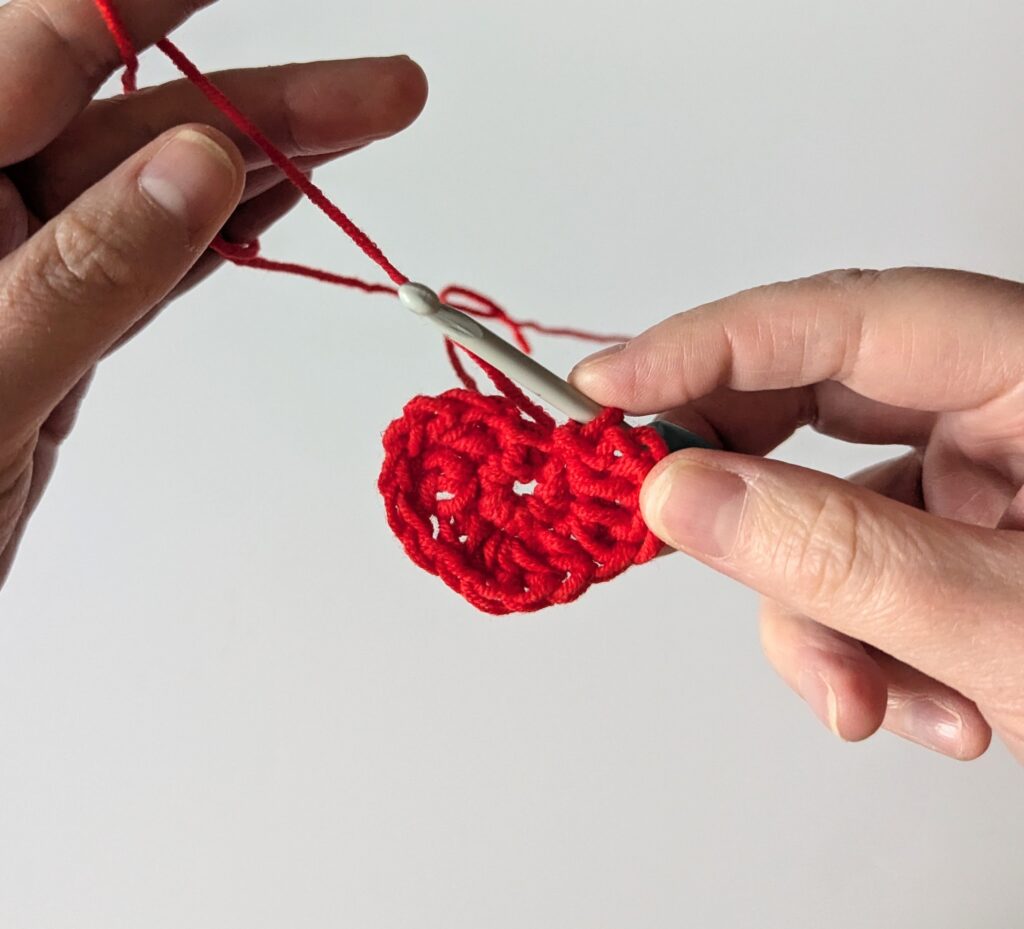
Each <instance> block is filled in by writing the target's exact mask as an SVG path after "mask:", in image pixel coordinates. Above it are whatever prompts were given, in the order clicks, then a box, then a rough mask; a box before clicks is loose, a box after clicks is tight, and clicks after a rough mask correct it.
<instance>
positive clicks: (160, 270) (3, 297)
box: [0, 0, 427, 583]
mask: <svg viewBox="0 0 1024 929" xmlns="http://www.w3.org/2000/svg"><path fill="white" fill-rule="evenodd" d="M211 2H212V0H202V2H197V0H122V2H121V3H120V11H121V13H122V15H123V17H124V19H125V21H126V24H127V27H128V30H129V32H130V33H131V35H132V36H133V38H134V39H135V41H136V43H137V45H138V47H139V49H140V50H141V49H142V48H144V47H146V46H147V45H149V44H151V43H153V42H155V41H157V40H158V39H160V38H162V37H163V35H164V34H165V33H167V32H168V31H170V30H171V29H173V28H174V27H175V26H177V25H178V24H179V23H180V22H182V21H183V20H184V19H186V18H187V17H188V16H189V14H190V13H192V12H193V11H194V10H195V9H197V8H198V7H201V6H208V5H209V4H210V3H211ZM0 48H2V49H3V55H2V56H0V86H2V87H3V88H4V94H5V101H4V110H3V116H2V117H0V168H2V169H3V170H2V171H0V583H2V582H3V580H4V578H5V577H6V575H7V572H8V570H9V568H10V563H11V559H12V558H13V556H14V552H15V549H16V546H17V542H18V539H19V538H20V536H21V534H22V532H23V531H24V528H25V523H26V521H27V520H28V518H29V515H30V513H31V511H32V509H33V508H34V507H35V505H36V503H37V502H38V500H39V498H40V496H41V494H42V493H43V490H44V489H45V487H46V484H47V481H48V480H49V477H50V474H51V473H52V470H53V467H54V463H55V459H56V454H57V448H58V446H59V445H60V443H61V441H62V440H63V439H64V438H65V436H66V435H67V433H68V431H69V429H70V428H71V425H72V423H73V420H74V416H75V412H76V410H77V408H78V405H79V403H80V401H81V398H82V395H83V394H84V392H85V389H86V386H87V383H88V380H89V376H90V373H91V371H92V369H93V368H94V366H95V365H96V363H97V361H98V360H99V359H100V358H101V357H102V356H103V355H104V354H106V353H107V352H109V351H110V350H111V349H112V348H114V347H115V346H117V345H120V344H122V343H123V342H124V341H125V340H126V339H127V338H129V337H130V336H131V335H133V334H134V333H135V332H137V331H138V330H139V328H140V327H141V326H142V325H143V324H144V323H145V321H147V320H148V319H150V318H151V317H152V315H153V314H154V312H156V310H157V309H158V308H159V307H161V306H162V305H163V304H164V303H166V301H167V300H168V299H169V298H171V297H173V296H176V295H177V294H180V293H181V292H183V291H184V290H185V289H186V288H188V287H190V286H192V285H194V284H195V283H197V282H198V281H199V280H201V279H202V278H203V277H205V276H206V275H208V274H209V273H210V272H211V271H212V270H213V269H214V268H215V267H216V266H217V264H218V263H219V259H218V258H217V256H216V255H215V254H214V253H213V252H210V251H207V250H206V249H207V246H208V245H209V244H210V242H211V241H212V239H213V238H214V236H215V235H216V234H217V233H218V232H219V231H221V230H222V229H223V231H224V234H225V236H226V238H227V239H229V240H230V241H235V242H249V241H251V240H252V239H254V238H256V237H257V236H258V235H259V234H260V233H261V232H263V231H264V230H265V229H266V228H267V227H268V226H270V225H271V224H272V223H274V222H275V221H276V220H277V219H279V218H280V217H281V216H283V215H284V214H285V213H286V212H287V211H288V210H289V209H290V208H291V207H292V206H293V205H294V204H295V203H296V202H297V200H298V195H297V194H296V193H295V191H294V190H293V189H292V187H291V186H290V185H289V184H287V183H284V182H283V178H282V175H281V173H280V172H279V171H278V169H277V168H276V167H274V166H272V165H271V164H270V162H269V161H268V159H267V158H266V157H265V156H264V154H263V153H262V151H260V150H259V149H258V148H256V146H254V145H253V144H252V143H250V142H249V141H248V140H247V139H245V138H244V137H242V136H241V135H240V134H239V133H238V132H237V131H236V130H235V129H234V128H233V127H232V126H231V125H230V123H228V122H227V120H226V119H225V118H224V117H222V116H221V115H220V114H219V113H218V112H217V111H216V110H215V109H214V108H213V107H212V106H211V105H210V104H209V103H208V102H207V101H206V100H205V98H203V97H202V96H201V95H200V94H199V93H198V92H197V91H196V90H195V89H194V88H193V87H192V86H191V85H190V84H188V83H187V82H186V81H177V82H174V83H170V84H166V85H164V86H162V87H155V88H152V89H148V90H145V91H143V92H140V93H138V94H133V95H131V96H129V97H119V98H115V99H113V100H102V101H93V99H92V98H93V95H94V94H95V93H96V91H97V89H98V88H99V87H100V85H101V84H102V83H103V81H104V80H105V79H106V78H107V77H108V76H109V75H110V74H111V73H112V72H113V71H114V70H115V69H117V68H118V67H119V66H120V59H119V56H118V51H117V48H116V47H115V44H114V42H113V40H112V39H111V37H110V35H109V33H108V31H107V29H106V26H105V25H104V23H103V20H102V19H101V18H100V16H99V15H98V13H97V10H96V7H95V6H94V4H93V2H92V0H12V2H10V3H7V4H6V5H3V6H0ZM213 78H214V80H215V82H216V83H217V84H218V85H219V86H220V87H221V88H223V89H224V90H225V91H226V92H227V93H228V94H229V95H230V96H231V97H232V98H233V99H234V100H235V101H236V102H237V103H238V104H239V105H240V107H241V108H242V109H243V110H244V111H245V112H247V113H248V114H249V115H250V116H251V117H252V118H253V120H254V121H255V122H256V123H257V124H258V125H259V126H261V128H263V130H264V131H265V132H266V133H267V135H268V136H269V137H270V138H271V140H272V141H273V142H274V143H275V144H276V145H277V146H278V147H280V148H281V149H282V150H284V152H285V153H286V154H288V155H289V156H291V157H292V158H293V159H294V160H295V162H296V164H297V165H298V166H299V167H300V168H301V169H303V170H304V171H312V170H313V169H314V168H315V167H317V166H319V165H322V164H325V163H326V162H328V161H331V160H332V159H334V158H337V157H338V156H340V155H344V154H346V153H347V152H351V151H354V150H355V149H357V148H361V147H363V146H365V145H367V144H368V143H370V142H372V141H374V140H377V139H381V138H384V137H386V136H389V135H392V134H394V133H395V132H398V131H400V130H401V129H403V128H405V127H406V126H407V125H409V123H411V122H412V121H413V120H414V119H415V118H416V116H417V115H418V114H419V112H420V110H421V109H422V107H423V104H424V102H425V99H426V92H427V88H426V80H425V78H424V76H423V72H422V71H421V70H420V69H419V67H418V66H417V65H416V64H414V63H413V62H412V61H410V60H409V59H407V58H404V57H399V58H381V59H360V60H355V61H331V62H316V63H313V64H301V65H287V66H285V67H279V68H261V69H255V70H246V71H228V72H224V73H221V74H217V75H213Z"/></svg>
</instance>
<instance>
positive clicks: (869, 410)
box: [572, 268, 1024, 762]
mask: <svg viewBox="0 0 1024 929" xmlns="http://www.w3.org/2000/svg"><path fill="white" fill-rule="evenodd" d="M572 380H573V381H574V382H575V383H576V385H577V386H578V387H580V388H581V389H582V390H583V391H585V392H586V393H587V394H589V395H590V396H592V397H593V398H594V399H596V400H597V401H599V402H601V403H604V404H607V405H611V406H617V407H622V408H624V409H626V410H627V411H629V412H631V413H636V414H648V413H656V412H659V411H663V410H669V411H671V412H670V413H669V414H668V416H667V418H669V419H670V420H673V421H675V422H677V423H679V424H680V425H683V426H686V427H687V428H689V429H692V430H693V431H695V432H697V433H699V434H701V435H703V436H705V437H706V438H708V439H709V440H711V442H712V443H714V444H715V445H717V446H718V447H719V448H721V449H723V450H722V451H707V450H696V449H694V450H688V451H684V452H680V453H677V454H675V455H671V456H669V457H668V458H666V459H665V460H664V461H663V462H661V463H660V464H659V465H658V466H657V467H656V468H655V469H654V470H653V471H652V473H651V474H650V476H649V477H648V479H647V481H646V483H645V485H644V489H643V494H642V499H641V505H642V508H643V512H644V516H645V518H646V520H647V522H648V524H649V525H650V526H651V528H652V529H653V531H654V532H656V533H657V534H658V535H659V536H660V537H661V538H662V539H663V540H664V541H665V542H666V543H668V544H669V545H671V546H672V547H674V548H676V549H679V550H680V551H683V552H686V553H688V554H690V555H692V556H693V557H695V558H697V559H699V560H700V561H702V562H704V563H706V564H708V565H710V566H711V567H713V568H715V569H716V570H718V571H721V572H722V573H724V574H726V575H728V576H729V577H732V578H735V579H736V580H738V581H740V582H741V583H743V584H746V585H747V586H749V587H752V588H753V589H755V590H757V591H758V592H759V593H761V594H762V595H763V597H764V600H763V607H762V613H761V637H762V642H763V644H764V649H765V652H766V654H767V656H768V658H769V660H770V661H771V662H772V664H773V665H774V666H775V668H776V669H777V670H778V672H779V673H780V675H781V676H782V677H783V679H784V680H785V681H786V682H787V683H788V684H789V685H790V686H791V687H792V688H793V689H794V690H795V691H797V693H799V694H800V695H801V696H802V697H803V698H804V699H805V700H806V701H807V702H808V703H809V704H810V706H811V708H812V709H813V710H814V712H815V713H816V714H817V715H818V716H819V717H820V718H821V720H822V721H823V722H824V723H825V724H826V725H827V726H828V727H829V728H830V729H831V730H832V731H833V732H834V733H835V734H836V735H838V736H840V737H841V738H843V739H846V740H849V741H856V740H860V739H864V738H867V737H868V736H870V735H871V734H873V733H874V732H876V731H877V730H879V729H880V728H884V729H888V730H890V731H891V732H894V733H896V734H897V735H900V736H902V737H904V738H907V739H910V740H911V741H914V742H917V743H920V744H922V745H925V746H927V747H928V748H932V749H934V750H936V751H938V752H941V753H943V754H945V755H948V756H950V757H952V758H958V759H971V758H976V757H978V756H979V755H981V754H982V753H983V752H984V751H985V750H986V748H987V747H988V745H989V742H990V740H991V737H992V733H993V731H995V732H996V733H997V734H998V735H999V736H1000V737H1001V738H1002V739H1003V740H1004V741H1005V743H1006V745H1007V746H1008V747H1009V749H1010V750H1011V752H1013V753H1014V755H1015V756H1016V757H1017V759H1018V760H1020V761H1022V762H1024V532H1021V529H1022V528H1024V493H1022V492H1021V487H1022V484H1024V285H1021V284H1018V283H1014V282H1011V281H1004V280H999V279H996V278H991V277H985V276H982V275H977V274H967V273H962V272H958V271H946V270H934V269H924V268H903V269H893V270H888V271H881V272H877V271H833V272H829V273H826V274H821V275H817V276H814V277H810V278H807V279H804V280H798V281H791V282H786V283H778V284H771V285H769V286H765V287H759V288H756V289H754V290H750V291H746V292H744V293H740V294H737V295H735V296H732V297H728V298H726V299H724V300H719V301H717V302H714V303H711V304H708V305H706V306H701V307H698V308H697V309H694V310H691V311H690V312H687V313H681V314H679V315H677V316H673V317H671V318H669V319H666V320H665V321H664V322H662V323H659V324H658V325H656V326H654V327H653V328H652V329H650V330H648V331H647V332H645V333H643V334H642V335H640V336H638V337H637V338H636V339H633V340H632V341H630V342H629V343H628V344H626V345H625V346H620V347H617V348H616V349H613V350H609V351H606V352H604V353H598V355H596V356H592V357H591V358H589V359H586V360H584V361H583V362H582V363H581V364H580V365H579V366H578V367H577V368H576V370H575V371H574V372H573V375H572ZM802 426H810V427H812V428H814V429H816V430H818V431H819V432H822V433H825V434H826V435H830V436H834V437H836V438H839V439H842V440H845V441H848V442H860V443H865V444H900V445H906V446H908V447H909V448H910V449H911V451H910V452H909V453H908V454H905V455H903V456H902V457H900V458H897V459H895V460H893V461H890V462H887V463H885V464H883V465H880V466H878V467H875V468H872V469H870V470H869V471H867V472H865V473H862V474H859V475H855V476H854V477H853V478H851V479H850V480H846V481H844V480H840V479H837V478H834V477H831V476H829V475H825V474H821V473H819V472H816V471H812V470H808V469H806V468H800V467H797V466H794V465H790V464H785V463H783V462H779V461H769V460H766V459H764V458H763V457H761V456H763V455H765V454H766V453H768V452H770V451H771V450H772V449H773V448H775V447H776V446H777V445H778V444H779V443H780V442H782V441H783V440H784V439H786V438H787V437H788V436H790V435H791V434H792V433H793V432H794V430H796V429H798V428H800V427H802Z"/></svg>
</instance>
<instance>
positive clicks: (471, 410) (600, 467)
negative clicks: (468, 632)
mask: <svg viewBox="0 0 1024 929" xmlns="http://www.w3.org/2000/svg"><path fill="white" fill-rule="evenodd" d="M478 363H480V362H479V360H478ZM483 367H484V369H485V370H486V371H487V373H488V375H489V376H490V377H491V379H492V380H493V381H494V383H495V385H496V386H497V387H498V389H499V390H501V391H502V393H503V394H504V396H492V395H485V394H481V393H479V392H478V391H476V390H475V389H461V388H459V389H455V390H449V391H447V392H446V393H443V394H442V395H441V396H440V397H416V398H414V399H413V400H410V401H409V403H408V404H406V407H405V411H404V412H403V414H402V417H401V418H400V419H397V420H395V421H394V422H393V423H392V424H391V426H390V427H389V428H388V430H387V432H386V433H385V434H384V450H385V458H384V465H383V468H382V469H381V475H380V483H379V487H380V492H381V494H382V495H383V497H384V501H385V505H386V507H387V514H388V523H389V525H390V526H391V529H392V531H393V532H394V533H395V535H396V536H397V537H398V538H399V539H401V541H402V544H403V545H404V546H405V550H406V552H407V553H408V555H409V557H410V558H411V559H412V560H413V561H414V562H416V564H418V565H419V566H420V567H421V568H423V569H424V570H425V571H429V572H430V573H431V574H435V575H437V576H438V577H439V578H441V580H443V581H444V582H445V583H446V584H447V585H448V586H449V587H451V588H452V590H455V591H457V592H458V593H460V594H461V595H462V596H463V597H465V598H466V599H467V600H468V601H469V602H470V603H472V604H473V606H475V607H477V609H480V610H483V611H484V612H485V613H494V614H503V613H528V612H533V611H535V610H539V609H542V608H543V607H546V606H551V605H552V604H555V603H569V602H571V601H573V600H575V599H576V598H577V597H579V596H580V595H581V594H582V593H583V592H584V591H586V590H587V588H588V587H590V585H591V584H593V583H596V582H599V581H608V580H611V579H612V578H613V577H617V576H618V575H619V574H621V573H622V572H623V571H625V570H626V568H628V567H629V566H630V565H633V564H640V563H641V562H644V561H649V560H650V559H651V558H653V557H654V556H655V555H656V554H657V553H658V550H659V548H660V547H661V543H660V542H659V541H658V539H657V537H656V536H654V535H653V534H652V533H651V531H650V530H649V529H648V528H647V526H646V525H645V524H644V521H643V519H642V518H641V516H640V511H639V508H638V497H639V493H640V485H641V484H642V483H643V480H644V478H645V477H646V476H647V473H648V472H649V471H650V470H651V468H652V467H653V466H654V464H655V462H657V461H658V460H659V459H661V458H663V457H664V456H665V454H666V448H665V444H664V442H663V441H662V439H661V437H660V436H659V435H658V434H657V433H656V432H655V431H654V430H653V429H649V428H637V429H631V428H630V427H629V426H627V425H625V424H624V423H623V421H622V413H621V412H619V411H618V410H606V411H605V412H604V413H602V414H601V415H600V416H599V417H598V418H597V419H595V420H594V421H593V422H590V423H587V424H586V425H581V424H579V423H574V422H569V423H566V424H565V425H562V426H558V425H556V423H555V421H554V420H553V419H552V418H551V417H550V416H549V415H548V414H547V413H546V412H545V411H544V410H543V409H541V408H540V407H538V406H537V405H536V404H534V403H531V402H530V401H529V400H528V399H527V398H526V397H525V396H524V395H523V394H522V392H521V391H519V390H518V388H516V387H515V386H514V385H513V384H511V383H510V382H509V381H508V379H507V378H504V377H502V375H501V374H499V373H498V372H497V371H495V370H494V369H493V368H490V367H489V366H487V365H483Z"/></svg>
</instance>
